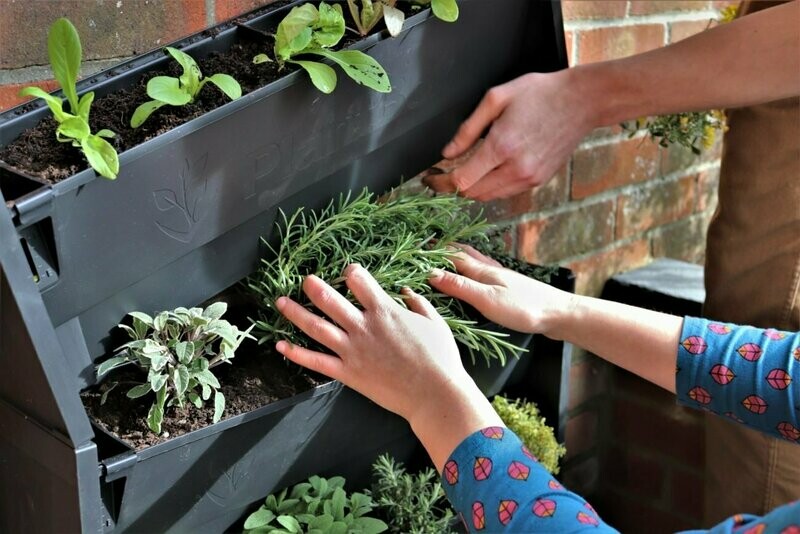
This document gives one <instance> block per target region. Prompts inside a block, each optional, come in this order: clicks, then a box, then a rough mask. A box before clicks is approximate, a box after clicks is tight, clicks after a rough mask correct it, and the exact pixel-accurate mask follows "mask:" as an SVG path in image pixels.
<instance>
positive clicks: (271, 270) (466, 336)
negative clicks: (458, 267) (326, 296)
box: [247, 190, 522, 364]
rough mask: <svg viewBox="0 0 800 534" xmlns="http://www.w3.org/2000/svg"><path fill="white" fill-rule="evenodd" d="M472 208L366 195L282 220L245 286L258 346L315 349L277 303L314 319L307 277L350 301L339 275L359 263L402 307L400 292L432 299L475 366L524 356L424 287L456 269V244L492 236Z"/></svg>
mask: <svg viewBox="0 0 800 534" xmlns="http://www.w3.org/2000/svg"><path fill="white" fill-rule="evenodd" d="M469 204H471V201H469V200H466V199H463V198H459V197H456V196H426V195H418V194H416V195H410V196H401V197H397V198H391V197H390V200H388V201H386V202H383V203H381V202H378V201H376V200H375V199H374V198H373V195H372V194H370V193H369V192H368V191H366V190H364V191H363V192H362V193H361V194H360V195H358V196H357V197H356V198H355V199H352V200H351V199H350V196H349V195H348V196H342V197H340V198H339V200H338V201H337V202H331V203H330V204H329V205H328V206H327V207H326V208H324V209H323V210H320V211H319V212H316V213H314V212H305V211H303V210H302V209H300V210H298V211H297V212H296V213H294V214H293V215H292V216H290V217H287V216H286V214H284V213H281V219H282V222H281V223H280V224H279V233H280V243H279V244H278V245H277V246H276V247H272V246H270V245H269V243H267V242H266V241H264V243H265V244H266V246H267V248H268V250H269V253H268V257H266V258H263V259H262V260H261V265H260V267H259V269H258V271H257V272H256V273H255V274H254V275H253V276H251V277H250V279H249V280H248V282H247V284H248V286H249V288H250V289H251V291H252V292H253V294H254V295H255V296H256V297H257V298H258V300H259V303H260V312H259V317H258V319H257V320H255V321H254V324H255V332H256V333H257V334H258V335H259V337H260V339H259V343H266V342H273V341H278V340H281V339H284V340H287V341H290V342H292V343H295V344H298V345H301V346H309V345H311V346H313V341H312V340H310V339H308V338H307V337H306V336H305V335H304V334H303V333H302V332H300V331H299V330H297V329H295V328H294V326H293V325H292V324H291V323H290V322H288V321H287V320H286V319H285V318H284V317H283V316H282V315H281V314H280V313H279V312H277V310H275V307H274V303H275V301H276V300H277V299H278V297H280V296H282V295H288V296H291V297H292V298H293V299H294V300H296V301H297V302H299V303H301V304H302V305H304V306H306V307H307V308H308V309H310V310H313V311H315V312H316V313H319V310H316V308H314V306H313V305H312V304H311V303H310V301H309V300H308V299H307V298H306V297H305V295H304V294H303V292H302V288H301V285H302V282H303V278H305V277H306V276H308V275H310V274H315V275H317V276H319V277H320V278H322V279H323V280H325V281H327V282H328V283H329V284H331V285H332V286H333V287H334V288H335V289H337V290H338V291H340V292H341V293H342V294H344V295H347V297H348V298H349V299H350V300H351V301H354V299H353V297H352V296H351V295H349V294H348V292H347V287H346V286H345V284H344V279H343V278H342V277H341V273H342V271H343V270H344V268H345V267H346V266H347V265H349V264H351V263H359V264H361V265H362V266H364V267H365V268H366V269H368V270H369V271H370V272H371V273H372V275H373V276H374V277H375V279H376V280H377V281H378V283H379V284H380V285H381V287H383V289H384V290H385V291H386V292H387V293H389V295H391V296H392V297H393V298H394V299H395V300H397V301H398V302H401V303H402V302H403V297H402V296H401V293H400V291H401V290H402V288H403V287H409V288H411V289H412V290H414V291H415V292H417V293H420V294H422V295H425V296H426V297H428V298H429V299H431V301H432V303H433V304H434V306H435V307H436V309H437V310H438V311H439V313H440V314H441V315H442V317H444V319H445V321H447V324H448V325H449V326H450V329H451V330H452V331H453V335H454V336H455V338H456V340H457V341H459V342H461V343H462V344H463V345H465V346H466V347H468V348H469V349H471V351H470V353H471V354H470V355H471V357H472V358H473V360H474V358H475V356H474V354H475V353H480V354H482V355H483V356H484V358H486V361H487V363H490V361H491V360H492V359H497V360H499V361H500V362H501V364H505V359H506V354H507V353H509V352H510V353H513V354H518V353H519V352H520V351H521V350H522V349H521V348H520V347H517V346H515V345H513V344H512V343H509V342H508V341H507V340H506V339H505V338H506V337H507V335H506V334H502V333H499V332H491V331H488V330H483V329H480V328H478V327H477V322H476V321H473V320H471V319H470V318H469V317H468V315H467V313H466V311H465V308H464V306H462V304H461V302H460V301H458V300H455V299H452V298H450V297H447V296H445V295H441V294H438V293H435V292H434V291H433V289H432V288H431V287H430V286H429V285H428V276H429V273H430V272H431V270H433V269H435V268H439V269H449V270H452V269H453V264H452V262H451V260H450V256H452V254H453V250H454V249H453V248H452V247H451V245H452V244H453V243H456V242H464V241H475V240H481V239H485V236H486V235H487V234H488V233H489V231H490V229H491V225H490V224H488V223H487V222H486V220H485V219H484V218H483V216H482V214H478V215H476V216H472V215H470V214H469V213H468V212H467V210H466V209H465V208H466V207H467V206H468V205H469Z"/></svg>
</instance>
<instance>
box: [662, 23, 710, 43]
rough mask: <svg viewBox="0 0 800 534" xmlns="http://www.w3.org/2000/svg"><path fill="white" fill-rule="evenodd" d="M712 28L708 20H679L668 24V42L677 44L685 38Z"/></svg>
mask: <svg viewBox="0 0 800 534" xmlns="http://www.w3.org/2000/svg"><path fill="white" fill-rule="evenodd" d="M711 26H713V24H710V21H708V20H681V21H676V22H670V24H669V42H670V43H677V42H678V41H682V40H683V39H686V38H687V37H691V36H692V35H695V34H698V33H700V32H703V31H705V30H707V29H708V28H709V27H711Z"/></svg>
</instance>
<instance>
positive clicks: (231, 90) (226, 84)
mask: <svg viewBox="0 0 800 534" xmlns="http://www.w3.org/2000/svg"><path fill="white" fill-rule="evenodd" d="M206 82H211V83H213V84H214V85H216V86H217V87H219V89H220V91H222V92H223V93H225V95H226V96H227V97H228V98H230V99H231V100H236V99H237V98H239V97H240V96H242V86H241V85H239V82H237V81H236V80H234V79H233V76H228V75H227V74H214V75H213V76H209V77H208V78H206V79H204V80H203V84H205V83H206ZM201 85H202V84H201Z"/></svg>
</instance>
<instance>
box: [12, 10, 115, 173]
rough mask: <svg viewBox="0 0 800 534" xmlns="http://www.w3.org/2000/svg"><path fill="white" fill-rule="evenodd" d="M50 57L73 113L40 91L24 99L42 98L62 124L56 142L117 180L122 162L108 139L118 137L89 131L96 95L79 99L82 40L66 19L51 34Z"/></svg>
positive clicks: (28, 93)
mask: <svg viewBox="0 0 800 534" xmlns="http://www.w3.org/2000/svg"><path fill="white" fill-rule="evenodd" d="M47 54H48V56H49V58H50V67H51V68H52V69H53V74H54V75H55V77H56V80H58V83H59V85H60V86H61V91H62V92H63V93H64V96H66V97H67V102H68V103H69V112H67V111H65V110H64V102H63V100H61V98H59V97H57V96H53V95H51V94H49V93H47V92H46V91H43V90H42V89H41V88H39V87H25V88H24V89H22V90H21V91H20V92H19V95H20V96H33V97H37V98H41V99H42V100H44V101H45V102H46V103H47V107H49V108H50V111H51V112H52V113H53V118H54V119H55V120H56V122H57V123H58V128H56V139H58V141H59V142H61V143H72V146H74V147H76V148H80V149H81V151H82V152H83V155H84V156H86V160H87V161H88V162H89V165H91V167H92V168H93V169H94V170H95V171H97V173H98V174H100V176H103V177H105V178H109V179H112V180H113V179H114V178H116V177H117V173H118V172H119V158H118V156H117V151H116V150H114V147H113V146H111V144H110V143H109V142H108V141H106V140H105V139H104V138H111V137H114V135H115V134H114V132H112V131H111V130H105V129H103V130H100V131H99V132H97V133H94V134H93V133H92V131H91V128H90V127H89V111H90V109H91V107H92V102H93V101H94V93H93V92H88V93H84V94H83V96H81V97H80V98H78V92H77V89H76V88H75V84H76V82H77V81H78V74H79V72H80V68H81V40H80V37H78V32H77V30H75V26H73V25H72V23H71V22H70V21H69V20H67V19H65V18H60V19H58V20H56V21H55V22H54V23H53V24H52V25H51V26H50V30H49V32H48V34H47Z"/></svg>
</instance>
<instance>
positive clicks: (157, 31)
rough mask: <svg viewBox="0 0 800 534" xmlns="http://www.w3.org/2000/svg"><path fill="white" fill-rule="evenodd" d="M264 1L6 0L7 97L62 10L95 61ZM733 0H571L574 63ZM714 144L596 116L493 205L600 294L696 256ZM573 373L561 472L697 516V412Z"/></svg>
mask: <svg viewBox="0 0 800 534" xmlns="http://www.w3.org/2000/svg"><path fill="white" fill-rule="evenodd" d="M269 1H270V0H80V1H78V0H49V1H48V2H36V3H35V5H36V8H35V9H34V8H33V4H34V3H32V2H27V1H25V0H0V28H2V29H3V31H0V110H2V109H6V108H9V107H11V106H13V105H15V104H17V103H19V101H20V99H19V98H18V97H17V96H16V93H17V91H18V90H19V88H20V87H22V86H25V85H29V84H31V83H36V84H39V85H42V86H44V87H46V88H47V89H52V88H53V87H54V84H53V82H52V81H51V80H50V77H51V74H50V72H49V68H48V67H47V66H46V65H47V54H46V48H45V44H44V43H45V35H46V30H47V27H48V25H49V24H50V23H51V22H52V20H54V19H55V18H56V17H59V16H68V17H69V18H70V19H71V20H72V21H73V23H75V25H76V26H77V28H78V31H79V32H80V35H81V38H82V40H83V46H84V57H85V58H86V59H87V61H86V63H85V74H89V73H91V72H94V71H96V70H99V69H101V68H105V67H107V66H109V65H111V64H114V63H116V62H118V61H119V60H121V59H123V58H126V57H129V56H132V55H135V54H137V53H140V52H143V51H147V50H150V49H153V48H157V47H159V46H162V45H164V44H166V43H168V42H170V41H172V40H175V39H178V38H180V37H182V36H184V35H187V34H190V33H192V32H195V31H198V30H200V29H202V28H204V27H206V26H208V25H211V24H214V23H216V22H219V21H222V20H226V19H228V18H232V17H234V16H236V15H238V14H239V13H242V12H244V11H246V10H249V9H251V8H253V7H257V6H259V5H263V4H266V3H269ZM728 3H730V2H717V1H710V0H709V1H667V0H657V1H623V0H614V1H599V0H597V1H592V0H567V1H565V2H563V13H564V23H565V31H566V34H565V36H566V40H567V46H568V54H569V58H570V63H571V64H572V65H575V64H581V63H588V62H593V61H601V60H605V59H612V58H618V57H623V56H626V55H630V54H634V53H637V52H643V51H646V50H650V49H653V48H657V47H660V46H664V45H667V44H669V43H672V42H675V41H677V40H680V39H683V38H685V37H687V36H689V35H692V34H694V33H696V32H699V31H702V30H703V29H705V28H706V27H707V26H708V25H709V21H710V20H712V19H715V18H717V16H718V9H720V8H721V7H723V6H725V5H727V4H728ZM134 20H135V21H136V23H135V25H134V24H132V21H134ZM9 28H11V29H12V31H9V30H8V29H9ZM14 29H19V30H18V31H14ZM719 148H720V146H719V143H718V144H717V146H716V147H714V149H713V150H711V151H710V152H709V153H707V154H706V155H704V156H702V157H700V158H697V157H694V156H693V155H692V154H691V153H690V152H689V151H687V150H684V149H681V148H670V149H661V148H659V147H657V146H656V145H654V144H652V143H651V142H650V141H648V140H646V139H643V138H642V137H641V136H636V137H634V138H633V139H629V138H628V136H627V134H625V133H623V132H622V131H621V129H620V128H619V127H609V128H602V129H600V130H598V131H596V132H594V133H593V134H592V135H590V136H589V137H588V138H587V139H586V140H585V141H584V142H583V143H582V145H581V146H580V147H579V149H578V150H577V151H576V152H575V154H574V155H573V157H572V159H571V160H570V161H569V163H568V164H567V165H566V166H565V168H563V169H562V170H561V171H560V173H559V174H558V176H556V177H555V178H554V179H553V180H551V181H550V182H549V183H548V184H547V185H545V186H543V187H541V188H539V189H538V190H536V191H532V192H529V193H524V194H521V195H518V196H516V197H514V198H512V199H508V200H503V201H497V202H493V203H491V204H489V205H488V206H487V213H488V214H489V215H490V217H491V218H492V219H493V220H495V221H498V222H500V223H501V224H503V225H504V226H505V227H506V229H507V233H508V237H509V241H510V243H511V244H512V246H513V247H514V248H515V249H516V251H517V253H518V254H519V255H520V256H521V257H524V258H526V259H528V260H530V261H534V262H558V263H561V264H563V265H567V266H569V267H571V268H572V269H574V270H575V272H576V274H577V280H578V281H577V286H578V291H579V292H581V293H584V294H590V295H597V294H599V292H600V291H601V289H602V286H603V284H604V283H605V281H606V280H607V279H608V278H609V277H610V276H612V275H613V274H615V273H618V272H621V271H624V270H628V269H631V268H634V267H637V266H640V265H643V264H645V263H647V262H649V261H650V260H651V259H652V258H653V257H659V256H668V257H673V258H679V259H684V260H688V261H695V262H698V261H702V258H703V251H704V238H705V230H706V227H707V223H708V220H709V217H710V215H711V214H712V212H713V209H714V207H715V203H716V193H715V192H716V185H717V181H718V170H719V161H718V158H719ZM570 377H571V392H570V401H569V409H570V414H571V416H572V418H571V420H570V422H569V424H568V427H567V447H568V451H569V452H568V456H567V460H566V464H565V469H564V471H563V476H564V478H565V480H566V483H567V484H569V485H570V486H572V487H573V488H574V489H576V490H578V491H581V492H587V493H589V494H592V493H594V494H597V495H598V496H599V497H598V499H594V500H595V502H596V504H597V505H598V506H599V508H600V511H601V513H603V514H604V515H606V516H607V517H608V518H609V519H610V520H612V521H613V522H614V523H615V524H616V525H617V526H618V527H620V528H621V529H622V530H623V531H631V532H645V531H646V532H661V531H664V532H667V531H672V530H674V529H678V528H684V527H688V526H691V525H693V524H697V521H698V519H699V516H698V515H697V513H696V512H693V511H692V507H693V506H695V507H696V506H697V505H698V504H699V503H700V502H701V497H702V494H701V493H700V492H699V488H700V484H701V476H702V439H700V436H701V435H702V433H701V432H700V430H699V428H700V427H699V422H698V418H697V415H696V414H690V413H687V412H686V411H684V410H682V409H679V408H676V407H675V405H674V401H673V399H672V398H671V397H670V396H669V395H667V394H665V393H663V392H661V391H660V390H658V388H655V387H651V386H649V385H647V384H645V383H643V382H642V381H640V380H638V379H636V378H635V377H632V376H630V375H628V374H626V373H623V372H621V371H618V370H615V369H612V368H611V367H610V366H608V365H607V364H605V363H603V362H602V361H600V360H597V359H596V358H594V357H592V356H591V355H587V354H584V353H581V352H580V351H579V352H578V354H577V355H576V358H575V362H574V365H573V367H572V369H571V371H570Z"/></svg>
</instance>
